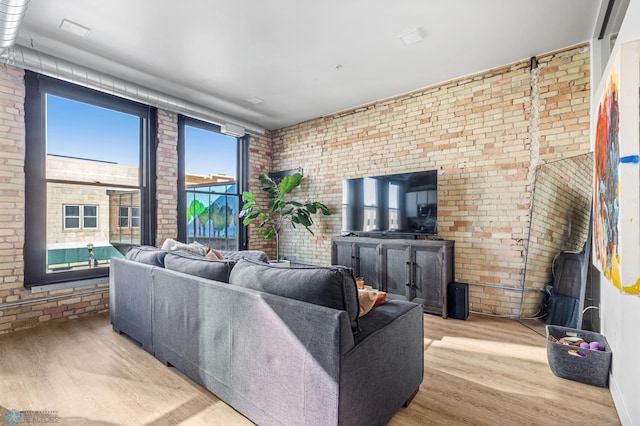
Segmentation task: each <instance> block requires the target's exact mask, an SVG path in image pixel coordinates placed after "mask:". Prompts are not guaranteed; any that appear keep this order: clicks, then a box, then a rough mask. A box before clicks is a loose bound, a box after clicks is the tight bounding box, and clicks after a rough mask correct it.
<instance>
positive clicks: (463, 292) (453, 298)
mask: <svg viewBox="0 0 640 426" xmlns="http://www.w3.org/2000/svg"><path fill="white" fill-rule="evenodd" d="M447 312H448V316H449V318H455V319H461V320H466V319H467V318H468V317H469V284H467V283H458V282H455V281H454V282H452V283H449V286H448V287H447Z"/></svg>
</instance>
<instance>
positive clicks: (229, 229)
mask: <svg viewBox="0 0 640 426" xmlns="http://www.w3.org/2000/svg"><path fill="white" fill-rule="evenodd" d="M247 145H248V137H243V138H235V137H232V136H227V135H224V134H222V133H220V127H219V126H216V125H214V124H209V123H205V122H202V121H199V120H195V119H192V118H188V117H183V116H180V117H179V119H178V239H179V240H180V241H185V242H193V241H197V242H199V243H201V244H204V245H206V246H209V247H212V248H215V249H218V250H238V249H246V246H247V244H246V237H245V227H244V226H243V225H242V222H241V221H239V219H238V212H239V210H240V209H241V208H242V191H243V190H244V188H245V185H246V176H245V175H246V170H247V155H248V149H247Z"/></svg>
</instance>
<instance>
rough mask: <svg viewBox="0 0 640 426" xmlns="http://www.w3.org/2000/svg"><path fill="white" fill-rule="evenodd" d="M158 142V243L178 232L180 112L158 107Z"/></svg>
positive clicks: (174, 236) (159, 244) (158, 244)
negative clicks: (178, 114)
mask: <svg viewBox="0 0 640 426" xmlns="http://www.w3.org/2000/svg"><path fill="white" fill-rule="evenodd" d="M156 142H157V146H156V176H157V178H156V203H157V206H156V208H157V222H156V223H157V229H156V245H157V246H158V247H162V243H164V241H165V240H166V239H167V238H173V239H175V238H177V236H178V116H177V114H176V113H173V112H169V111H164V110H158V139H157V141H156Z"/></svg>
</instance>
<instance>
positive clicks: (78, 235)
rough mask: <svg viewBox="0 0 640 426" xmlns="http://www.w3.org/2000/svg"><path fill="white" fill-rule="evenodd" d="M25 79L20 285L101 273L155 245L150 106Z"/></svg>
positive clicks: (63, 84) (62, 84)
mask: <svg viewBox="0 0 640 426" xmlns="http://www.w3.org/2000/svg"><path fill="white" fill-rule="evenodd" d="M25 81H26V91H27V93H26V101H25V122H26V140H27V147H26V163H25V171H26V175H25V177H26V188H27V200H26V208H25V220H26V223H28V224H29V226H27V227H26V228H25V286H27V287H29V286H32V285H43V284H52V283H57V282H63V281H74V280H81V279H82V280H86V279H94V278H95V279H96V282H98V281H100V280H101V279H102V281H103V278H104V277H107V276H108V274H109V270H108V266H109V260H110V259H111V258H112V257H122V256H123V254H124V253H126V251H127V249H128V248H129V247H131V246H132V245H140V244H153V231H154V228H155V215H154V214H153V212H154V209H155V207H154V203H155V188H154V186H153V185H154V182H155V158H154V152H153V150H152V149H151V147H152V146H153V143H152V141H151V140H150V138H151V135H155V129H154V127H155V109H154V108H151V107H149V106H146V105H141V104H138V103H135V102H131V101H128V100H124V99H121V98H117V97H115V96H111V95H107V94H104V93H100V92H96V91H94V90H90V89H86V88H83V87H79V86H76V85H73V84H70V83H66V82H62V81H59V80H55V79H53V78H49V77H45V76H41V75H38V74H35V73H32V72H28V71H27V72H26V73H25ZM120 207H124V209H121V208H120ZM123 220H126V224H125V225H126V228H122V226H121V224H122V221H123ZM92 260H93V261H97V266H98V267H95V266H96V265H95V262H92Z"/></svg>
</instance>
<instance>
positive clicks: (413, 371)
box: [339, 300, 424, 425]
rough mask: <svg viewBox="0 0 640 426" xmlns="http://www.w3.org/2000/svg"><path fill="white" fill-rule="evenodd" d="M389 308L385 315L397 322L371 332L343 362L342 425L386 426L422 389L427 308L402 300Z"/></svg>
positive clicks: (385, 324)
mask: <svg viewBox="0 0 640 426" xmlns="http://www.w3.org/2000/svg"><path fill="white" fill-rule="evenodd" d="M386 304H388V306H386V307H385V309H386V310H387V312H386V313H384V314H385V315H392V316H393V318H392V319H391V320H383V321H380V323H381V324H382V323H383V324H384V325H381V326H380V328H378V329H376V330H375V331H373V332H370V333H369V334H368V335H367V336H366V337H365V338H364V339H363V340H362V341H360V342H359V343H358V344H356V345H355V346H354V348H353V349H352V350H351V351H350V352H349V353H348V354H346V355H345V356H344V357H343V359H342V363H341V366H340V422H339V423H340V424H344V425H360V424H362V425H377V424H380V425H384V424H386V423H387V422H388V421H389V420H390V419H391V417H393V415H394V414H395V413H396V412H397V411H398V410H399V409H400V408H401V407H402V406H403V405H404V404H405V402H407V401H408V400H409V399H410V398H411V397H412V396H413V395H414V394H415V392H416V391H417V390H418V388H419V386H420V384H421V383H422V379H423V375H424V326H423V315H424V314H423V310H422V305H419V304H415V303H411V302H406V301H399V300H396V301H389V302H387V303H386ZM384 305H385V304H383V305H381V306H380V307H382V306H384ZM380 307H379V308H380ZM379 308H376V309H379ZM394 311H396V313H397V316H396V315H394V314H393V312H394ZM374 312H375V309H374V310H373V311H371V312H370V313H369V314H367V315H370V314H371V313H374ZM364 318H366V317H363V319H364Z"/></svg>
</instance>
